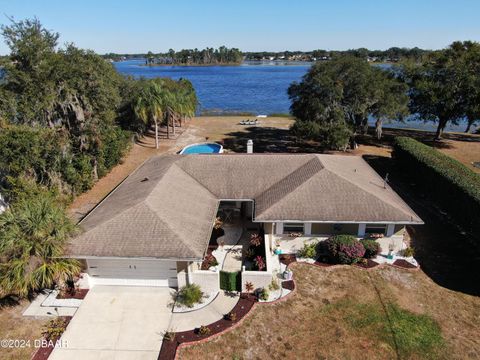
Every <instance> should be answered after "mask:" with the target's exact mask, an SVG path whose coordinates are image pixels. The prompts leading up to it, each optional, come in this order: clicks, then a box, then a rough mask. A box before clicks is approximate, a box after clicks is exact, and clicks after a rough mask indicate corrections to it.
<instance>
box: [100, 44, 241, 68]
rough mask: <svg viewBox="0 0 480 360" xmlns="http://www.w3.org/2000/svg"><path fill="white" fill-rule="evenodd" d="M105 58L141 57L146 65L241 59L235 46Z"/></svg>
mask: <svg viewBox="0 0 480 360" xmlns="http://www.w3.org/2000/svg"><path fill="white" fill-rule="evenodd" d="M104 57H105V58H107V59H111V60H114V61H118V60H126V59H134V58H136V59H138V58H143V59H145V62H146V64H147V65H155V64H172V65H224V64H240V63H241V62H242V61H243V55H242V52H241V51H240V50H239V49H237V48H227V47H225V46H220V47H219V48H217V49H215V48H210V47H207V48H205V49H202V50H199V49H197V48H195V49H183V50H180V51H175V50H173V49H169V50H168V51H167V52H165V53H153V52H152V51H149V52H148V53H146V54H114V53H109V54H105V55H104Z"/></svg>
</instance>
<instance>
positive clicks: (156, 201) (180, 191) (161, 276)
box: [68, 154, 423, 287]
mask: <svg viewBox="0 0 480 360" xmlns="http://www.w3.org/2000/svg"><path fill="white" fill-rule="evenodd" d="M227 203H228V204H230V207H231V208H234V209H237V210H238V212H239V213H241V214H242V216H243V217H245V218H246V219H249V220H248V221H250V223H251V224H254V225H255V226H257V228H259V229H260V231H262V232H263V233H265V239H266V241H265V243H266V244H265V247H266V249H265V252H266V254H267V272H263V273H262V274H263V275H265V276H266V277H265V276H264V278H262V279H261V281H262V282H263V283H265V284H269V282H270V281H271V278H272V273H271V272H268V271H270V270H269V269H268V267H269V266H270V265H269V261H270V260H269V254H273V251H272V248H273V246H274V243H275V240H276V239H279V238H282V237H284V236H287V235H288V234H290V233H292V232H293V233H301V234H304V236H321V235H323V236H325V235H327V236H328V235H330V234H335V233H345V234H353V235H356V236H358V237H363V236H364V235H365V234H367V233H382V234H383V235H384V236H385V237H386V238H388V237H394V236H400V235H401V234H402V233H403V231H404V227H405V225H417V224H422V223H423V222H422V220H421V219H420V218H419V217H418V215H417V214H415V212H414V211H413V210H412V209H411V208H410V207H409V206H408V205H407V204H406V203H405V202H404V201H403V200H402V199H401V198H400V197H399V196H398V195H397V194H396V193H395V192H394V191H393V190H392V189H391V188H390V187H389V186H388V185H387V184H386V183H385V181H384V180H383V179H382V178H381V177H380V176H379V175H378V174H377V173H376V172H375V171H374V170H373V169H372V168H371V167H370V166H369V165H368V164H367V163H366V162H365V161H364V160H363V159H362V158H361V157H356V156H344V155H319V154H301V155H300V154H299V155H295V154H282V155H279V154H231V155H163V156H158V157H154V158H152V159H150V160H148V161H147V162H146V163H145V164H143V165H142V166H141V167H140V168H138V169H137V170H136V171H135V172H134V173H132V174H131V175H130V176H129V177H128V178H127V179H126V180H125V181H124V182H123V183H122V184H121V185H119V186H118V188H117V189H115V190H114V191H113V192H112V193H111V194H110V195H109V196H108V197H107V198H105V199H104V200H103V201H102V202H101V203H100V204H99V205H98V206H97V207H96V208H95V209H94V210H92V211H91V212H90V213H89V214H88V215H87V216H86V217H85V218H84V219H83V220H82V221H81V223H80V225H81V228H82V229H83V233H82V234H81V235H79V236H78V237H76V238H74V239H73V240H72V241H71V243H70V244H69V247H68V255H69V256H70V257H73V258H77V259H81V260H83V262H84V266H85V270H86V272H87V273H88V274H89V279H90V281H91V285H92V286H93V285H97V284H108V285H149V286H171V287H177V286H183V285H185V284H186V283H189V282H198V283H201V284H205V283H207V282H208V281H210V280H208V279H211V278H212V275H211V273H209V272H207V271H204V272H201V271H198V269H200V264H201V263H202V261H203V260H204V257H205V255H206V254H207V250H208V244H209V240H210V237H211V234H212V229H213V224H214V221H215V219H216V217H217V212H218V210H219V206H220V207H221V206H222V204H227ZM399 234H400V235H399ZM272 256H273V255H272ZM245 274H246V273H245ZM246 275H247V274H246ZM250 275H252V274H250ZM253 275H255V276H257V275H258V274H253ZM263 275H262V276H263ZM268 275H269V276H270V277H268ZM258 279H259V280H258V281H259V282H260V278H259V277H258ZM213 281H214V283H213V285H211V286H218V285H215V284H218V278H215V279H214V280H213ZM215 282H216V283H215Z"/></svg>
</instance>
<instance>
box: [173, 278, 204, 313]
mask: <svg viewBox="0 0 480 360" xmlns="http://www.w3.org/2000/svg"><path fill="white" fill-rule="evenodd" d="M202 299H203V292H202V290H201V289H200V286H199V285H197V284H189V285H185V286H184V287H182V288H181V289H180V290H179V291H178V293H177V295H176V301H177V303H179V304H181V305H183V306H186V307H189V308H191V307H193V305H195V304H199V303H201V302H202Z"/></svg>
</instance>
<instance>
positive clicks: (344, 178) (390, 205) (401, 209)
mask: <svg viewBox="0 0 480 360" xmlns="http://www.w3.org/2000/svg"><path fill="white" fill-rule="evenodd" d="M362 160H363V159H362ZM325 170H326V171H327V172H328V173H330V174H332V175H335V176H337V177H339V178H341V179H342V180H345V181H347V182H348V183H349V184H352V185H353V186H355V187H357V188H358V189H360V190H362V191H363V192H365V193H367V194H370V195H372V196H373V197H375V198H376V199H377V200H380V201H381V202H382V203H384V204H386V205H388V206H389V207H391V208H393V209H395V210H397V211H401V212H402V213H403V214H404V215H407V216H409V217H410V218H412V219H413V217H412V215H411V214H409V213H407V212H406V211H405V209H403V204H402V207H401V208H400V207H396V206H394V205H393V204H391V203H390V201H387V200H385V199H382V198H380V197H379V196H378V195H377V194H375V193H374V192H372V191H371V190H369V189H365V188H364V187H363V186H360V185H359V184H356V183H354V182H352V181H351V180H350V179H348V178H347V177H345V176H343V175H341V174H338V173H336V172H334V171H332V170H330V169H329V168H328V167H325ZM373 172H374V173H375V174H376V175H377V176H378V177H379V176H380V175H378V173H377V172H376V171H373ZM386 186H388V188H389V190H391V192H392V193H393V194H395V195H397V193H396V192H395V191H394V190H393V189H392V188H391V187H390V185H388V184H386ZM385 190H387V189H386V188H385ZM397 196H398V195H397ZM400 199H401V198H400ZM402 202H403V201H402Z"/></svg>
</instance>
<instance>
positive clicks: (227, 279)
mask: <svg viewBox="0 0 480 360" xmlns="http://www.w3.org/2000/svg"><path fill="white" fill-rule="evenodd" d="M240 278H241V274H240V272H239V271H237V272H228V271H223V270H222V271H220V289H222V290H225V291H240V286H241V281H240Z"/></svg>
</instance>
